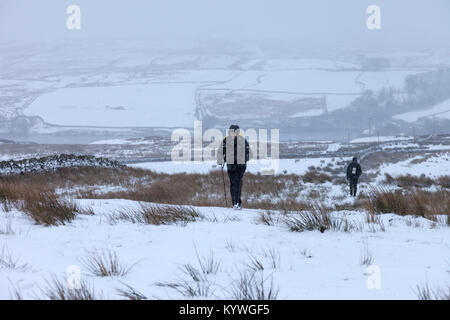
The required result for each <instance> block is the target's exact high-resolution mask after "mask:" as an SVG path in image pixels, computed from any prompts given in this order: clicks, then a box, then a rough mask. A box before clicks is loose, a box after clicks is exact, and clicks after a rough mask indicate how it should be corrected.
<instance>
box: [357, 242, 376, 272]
mask: <svg viewBox="0 0 450 320" xmlns="http://www.w3.org/2000/svg"><path fill="white" fill-rule="evenodd" d="M374 261H375V258H374V256H373V253H372V251H371V250H370V249H369V244H368V243H367V241H363V246H362V250H361V256H360V260H359V263H360V264H361V265H362V266H370V265H371V264H373V262H374Z"/></svg>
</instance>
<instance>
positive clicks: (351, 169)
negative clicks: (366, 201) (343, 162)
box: [347, 157, 362, 197]
mask: <svg viewBox="0 0 450 320" xmlns="http://www.w3.org/2000/svg"><path fill="white" fill-rule="evenodd" d="M361 174H362V170H361V166H360V165H359V163H358V159H357V158H356V157H354V158H353V160H352V162H351V163H350V164H349V165H348V167H347V181H349V182H350V195H351V196H353V197H356V191H357V189H358V179H359V177H360V176H361Z"/></svg>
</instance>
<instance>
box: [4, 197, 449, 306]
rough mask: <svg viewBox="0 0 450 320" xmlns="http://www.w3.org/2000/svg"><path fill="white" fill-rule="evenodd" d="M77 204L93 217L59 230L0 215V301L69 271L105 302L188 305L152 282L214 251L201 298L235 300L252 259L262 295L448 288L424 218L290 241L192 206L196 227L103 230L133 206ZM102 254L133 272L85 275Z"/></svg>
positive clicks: (437, 244) (292, 236)
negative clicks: (133, 295) (126, 299)
mask: <svg viewBox="0 0 450 320" xmlns="http://www.w3.org/2000/svg"><path fill="white" fill-rule="evenodd" d="M79 202H80V204H81V205H82V206H85V207H86V206H91V207H92V208H93V209H94V211H95V215H94V216H78V217H77V218H76V219H75V221H74V222H72V223H70V224H69V225H66V226H59V227H43V226H37V225H34V224H33V223H32V221H30V219H29V218H27V217H25V216H24V215H23V214H22V213H20V212H17V211H12V212H10V213H8V214H6V213H4V212H2V211H0V226H1V227H2V229H1V230H3V229H4V228H5V226H6V225H8V224H9V225H10V226H11V229H12V230H13V234H1V233H0V242H1V247H2V248H3V251H4V252H7V253H9V254H10V255H11V256H12V257H13V258H14V259H18V262H17V266H18V268H17V269H10V268H5V267H1V266H0V270H1V272H0V299H9V298H11V297H12V293H13V291H14V290H15V289H19V290H20V291H21V293H22V295H23V297H24V298H42V297H43V295H42V292H41V290H40V289H44V288H45V287H46V282H45V281H46V280H51V277H52V276H54V275H56V276H57V277H58V278H60V279H64V278H65V277H68V276H71V275H73V274H67V273H66V272H67V270H72V272H73V270H76V268H74V267H73V266H76V267H79V268H80V270H81V276H82V277H83V278H85V279H87V281H88V282H89V283H91V284H93V286H94V288H95V291H96V292H97V293H102V294H103V297H104V298H109V299H116V298H122V297H120V296H119V295H118V293H117V291H116V289H124V287H125V285H130V286H132V287H134V288H135V289H137V290H138V291H139V292H141V293H143V294H144V295H145V296H146V297H147V298H150V299H158V298H159V299H177V298H186V297H184V296H182V295H181V294H180V293H178V292H176V291H175V290H173V289H170V288H169V287H161V286H158V285H156V283H158V282H177V281H180V280H187V281H189V279H188V278H186V276H185V275H184V274H183V273H182V272H181V269H180V268H181V267H182V266H183V265H185V264H188V263H189V264H192V265H193V266H194V267H196V268H199V263H198V258H197V253H198V256H199V257H200V259H207V258H208V257H209V256H210V254H211V253H212V254H213V255H214V258H215V259H216V260H217V261H218V262H219V264H220V265H219V268H218V270H217V271H216V272H214V273H211V274H209V275H207V279H208V283H209V285H210V286H211V287H210V289H211V292H210V295H209V296H208V297H207V298H232V293H231V292H232V288H233V285H235V284H236V282H237V281H238V280H239V276H240V274H241V273H242V272H245V271H246V270H248V269H249V266H251V265H252V263H251V260H252V259H255V258H256V259H258V260H260V261H261V262H262V264H263V270H262V271H261V270H260V271H258V272H257V274H258V276H260V275H262V276H263V277H264V278H267V279H268V280H267V281H266V282H265V286H266V287H267V288H268V287H269V286H270V283H271V281H272V283H273V286H274V287H275V288H278V289H279V294H278V299H336V298H339V299H417V295H416V293H415V290H416V286H417V285H419V284H424V283H429V284H430V286H433V287H435V286H441V285H445V284H447V283H448V281H449V275H448V270H449V264H448V263H449V261H448V257H449V254H450V238H449V232H448V226H441V225H434V226H432V224H431V223H430V221H427V220H425V219H423V218H411V217H399V216H396V215H389V214H386V215H383V216H382V217H381V218H382V221H383V224H384V225H385V227H386V231H385V232H382V231H378V232H375V233H374V232H371V231H370V229H371V228H370V227H369V225H367V224H364V221H365V214H364V213H361V212H345V213H340V215H341V216H342V215H345V216H346V217H347V219H348V220H350V221H359V222H360V223H361V224H364V228H363V230H361V231H354V232H351V233H346V232H334V231H325V233H320V232H318V231H311V232H303V233H295V232H291V231H289V230H288V229H287V228H286V227H285V226H283V225H282V224H280V225H274V226H266V225H262V224H257V223H256V218H257V217H258V214H259V212H260V211H259V210H243V211H233V210H231V209H225V208H197V209H198V210H199V211H200V213H201V214H203V215H204V216H205V218H204V219H202V220H200V221H198V222H193V223H189V224H187V225H186V226H175V225H172V226H152V225H139V224H132V223H128V222H118V223H116V224H111V223H110V222H109V220H108V218H107V214H109V213H111V212H117V211H120V210H121V209H122V208H126V207H135V206H136V205H137V203H135V202H132V201H126V200H80V201H79ZM408 221H409V223H408ZM411 221H414V222H415V223H413V224H411V223H410V222H411ZM375 229H376V228H375ZM106 249H107V250H111V251H114V252H116V253H117V256H118V258H119V260H120V262H121V263H123V264H124V265H127V266H131V265H133V264H134V263H136V262H137V264H136V265H135V266H134V267H133V268H131V270H130V272H129V273H128V274H126V275H125V276H114V277H96V276H93V275H91V274H90V273H89V272H88V271H87V270H86V268H85V267H84V265H83V264H82V263H81V262H80V260H81V259H83V258H85V257H86V256H87V254H88V252H89V251H93V250H98V251H100V250H106ZM270 252H272V253H273V254H272V256H275V257H276V259H275V261H277V263H275V266H274V265H273V261H274V259H272V258H270V256H271V254H270ZM367 253H368V255H370V256H371V257H372V258H373V261H372V262H371V265H372V266H371V267H370V268H368V267H367V266H366V265H362V264H361V258H362V257H363V256H364V255H365V254H367ZM21 267H23V268H21ZM374 272H375V273H374ZM368 284H369V285H368ZM377 284H379V287H378V286H377ZM194 285H195V284H194ZM373 285H375V287H374V286H373ZM196 298H204V297H196Z"/></svg>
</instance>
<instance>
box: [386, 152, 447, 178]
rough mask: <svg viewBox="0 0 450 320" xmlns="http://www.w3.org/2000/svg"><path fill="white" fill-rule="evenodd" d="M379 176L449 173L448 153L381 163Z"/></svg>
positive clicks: (436, 175) (443, 174)
mask: <svg viewBox="0 0 450 320" xmlns="http://www.w3.org/2000/svg"><path fill="white" fill-rule="evenodd" d="M379 171H380V176H379V178H382V177H384V174H385V173H387V174H390V175H391V176H394V177H395V176H399V175H407V174H410V175H413V176H420V175H422V174H424V175H426V176H429V177H431V178H436V177H439V176H445V175H450V153H448V152H444V153H442V154H439V155H437V156H429V157H424V156H423V155H420V156H416V157H412V158H409V159H407V160H404V161H399V162H397V163H389V164H383V165H381V166H380V169H379Z"/></svg>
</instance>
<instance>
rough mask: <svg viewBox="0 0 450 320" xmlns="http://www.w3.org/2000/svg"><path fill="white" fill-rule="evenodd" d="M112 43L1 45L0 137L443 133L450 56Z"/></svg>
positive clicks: (449, 95) (448, 97) (446, 53)
mask: <svg viewBox="0 0 450 320" xmlns="http://www.w3.org/2000/svg"><path fill="white" fill-rule="evenodd" d="M122 44H123V43H121V42H118V41H115V42H114V41H111V42H106V43H102V44H100V45H97V46H96V47H95V49H94V51H92V49H89V50H90V51H91V52H90V55H89V56H85V55H84V54H83V51H84V50H85V49H86V46H88V44H84V43H81V44H80V43H77V42H74V43H72V44H68V43H65V44H64V46H63V45H62V44H59V45H54V46H45V45H39V46H37V45H19V46H14V45H11V44H9V45H8V44H3V45H2V50H1V52H0V57H1V64H2V71H3V72H2V78H1V79H0V89H1V96H0V131H1V132H2V133H3V134H7V135H8V137H12V138H14V137H15V136H23V135H44V136H45V135H48V136H52V135H65V136H71V137H75V140H76V139H77V138H76V137H77V136H86V135H89V136H99V135H103V136H107V135H131V136H133V135H135V136H139V135H140V136H142V135H145V134H148V133H154V132H155V130H156V131H159V132H160V133H162V134H164V131H163V130H164V128H177V127H185V128H192V125H193V122H194V120H203V121H204V125H205V126H207V127H219V128H223V127H227V125H228V124H229V123H230V122H233V121H239V122H240V123H241V124H242V126H246V127H256V128H267V127H269V128H272V127H275V128H278V127H280V126H281V125H282V126H283V128H284V130H283V132H282V136H281V138H282V139H291V138H294V139H298V138H302V139H307V138H323V139H326V138H331V137H333V138H335V139H338V140H345V139H347V136H348V135H349V134H350V135H351V136H352V137H358V136H361V135H363V134H368V133H373V134H376V133H377V132H378V133H379V132H383V133H384V134H394V135H395V134H413V131H414V132H415V133H417V134H428V133H433V132H434V133H439V132H440V131H443V130H444V129H445V128H447V127H448V125H449V118H450V113H449V110H450V108H449V100H450V92H449V91H448V90H447V88H448V87H449V84H450V69H449V67H450V62H449V61H450V51H442V52H438V53H432V54H427V53H415V54H414V55H411V54H409V55H408V54H405V53H404V54H403V55H392V54H391V55H387V54H384V55H383V54H377V55H374V54H363V53H358V52H351V53H348V52H341V53H336V52H334V53H333V54H327V53H322V54H321V55H320V58H314V57H313V56H310V55H309V56H308V55H296V56H292V55H286V53H283V52H277V51H274V50H272V51H269V50H267V52H264V51H261V50H260V49H259V48H257V47H254V46H248V47H247V48H241V49H240V50H230V49H228V50H224V52H222V53H220V51H221V50H219V49H217V48H218V47H216V50H215V51H216V52H208V51H207V50H206V49H205V48H208V47H209V43H208V42H205V43H202V44H200V45H199V46H197V47H194V48H189V47H188V48H185V49H183V48H178V49H167V48H160V47H157V46H150V45H143V44H136V46H138V47H137V48H139V50H138V51H137V52H136V50H131V49H128V48H126V47H124V46H123V45H122ZM225 44H226V43H223V44H222V45H223V46H224V47H225ZM216 45H217V44H216ZM205 51H206V53H205ZM369 131H371V132H369ZM166 134H167V133H166ZM67 139H69V138H67ZM97 139H98V138H97Z"/></svg>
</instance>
